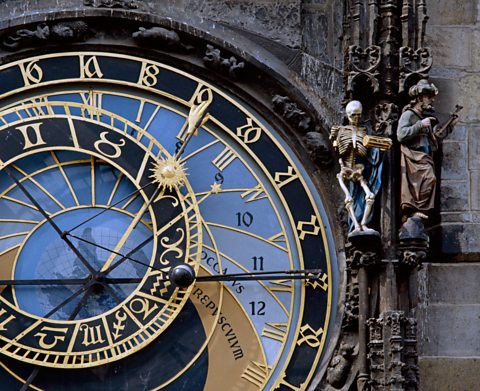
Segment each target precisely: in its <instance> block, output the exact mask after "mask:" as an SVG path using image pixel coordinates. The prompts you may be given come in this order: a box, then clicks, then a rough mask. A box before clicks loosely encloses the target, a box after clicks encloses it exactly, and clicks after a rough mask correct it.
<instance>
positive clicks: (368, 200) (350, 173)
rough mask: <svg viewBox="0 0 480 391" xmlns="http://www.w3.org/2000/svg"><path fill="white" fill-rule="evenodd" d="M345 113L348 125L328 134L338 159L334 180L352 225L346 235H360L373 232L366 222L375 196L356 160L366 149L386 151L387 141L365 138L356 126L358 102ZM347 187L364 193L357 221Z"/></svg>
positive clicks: (333, 129) (348, 107)
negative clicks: (352, 229)
mask: <svg viewBox="0 0 480 391" xmlns="http://www.w3.org/2000/svg"><path fill="white" fill-rule="evenodd" d="M345 110H346V113H347V117H348V121H349V125H347V126H333V127H332V130H331V134H330V140H331V141H332V142H333V147H334V148H335V150H336V151H337V152H338V154H339V156H340V159H339V162H340V172H339V173H338V174H337V179H338V182H339V184H340V187H341V189H342V190H343V192H344V193H345V209H346V210H347V211H348V214H349V216H350V219H351V220H352V222H353V225H354V231H353V232H352V233H350V235H352V234H353V233H360V232H363V233H368V234H373V233H376V231H375V230H373V229H370V228H368V227H367V223H368V221H369V217H370V214H371V212H372V207H373V203H374V202H375V194H374V193H373V192H372V190H371V189H370V188H369V186H368V183H367V180H366V179H365V178H364V176H363V172H364V168H365V167H364V165H363V164H361V163H359V162H358V160H359V158H366V157H367V154H368V149H369V148H371V147H378V148H379V149H381V150H385V149H389V148H390V146H391V140H390V139H388V138H385V137H375V136H368V135H367V129H366V128H364V127H361V126H359V123H360V118H361V116H362V104H361V103H360V102H359V101H356V100H353V101H351V102H349V103H348V104H347V107H346V109H345ZM350 184H354V185H360V186H361V188H362V190H363V192H364V193H365V207H364V210H363V216H362V219H361V221H360V222H359V221H358V219H357V217H356V216H355V207H354V197H352V194H351V192H350V190H349V187H348V185H350Z"/></svg>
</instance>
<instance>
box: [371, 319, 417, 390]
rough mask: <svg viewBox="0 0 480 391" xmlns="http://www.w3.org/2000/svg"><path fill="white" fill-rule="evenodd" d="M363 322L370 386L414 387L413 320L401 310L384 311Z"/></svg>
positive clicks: (409, 388) (415, 344) (415, 340)
mask: <svg viewBox="0 0 480 391" xmlns="http://www.w3.org/2000/svg"><path fill="white" fill-rule="evenodd" d="M367 324H368V327H369V330H370V334H369V343H368V347H369V354H368V358H369V360H370V385H371V389H372V390H385V389H388V390H398V391H400V390H402V391H403V390H410V391H415V390H417V387H418V355H417V337H416V334H417V329H416V325H417V323H416V320H415V319H413V318H407V317H406V316H405V314H404V313H403V312H402V311H386V312H384V313H383V314H382V316H381V317H380V318H378V319H375V318H372V319H369V320H368V321H367Z"/></svg>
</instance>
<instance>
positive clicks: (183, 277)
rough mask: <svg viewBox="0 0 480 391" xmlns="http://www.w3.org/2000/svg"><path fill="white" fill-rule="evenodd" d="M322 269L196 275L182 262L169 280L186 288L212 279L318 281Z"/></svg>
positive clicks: (169, 274)
mask: <svg viewBox="0 0 480 391" xmlns="http://www.w3.org/2000/svg"><path fill="white" fill-rule="evenodd" d="M322 273H323V272H322V270H321V269H306V270H274V271H265V272H247V273H232V274H218V275H212V276H196V275H195V271H194V270H193V268H192V267H191V266H190V265H188V264H186V263H185V264H181V265H178V266H175V267H174V268H172V269H171V270H170V272H169V273H168V278H165V279H164V280H168V281H171V282H173V283H174V284H175V285H177V286H179V287H181V288H186V287H188V286H190V285H191V284H193V283H194V282H211V281H261V280H278V279H279V278H281V279H286V280H309V281H310V280H311V281H317V280H320V279H321V278H322Z"/></svg>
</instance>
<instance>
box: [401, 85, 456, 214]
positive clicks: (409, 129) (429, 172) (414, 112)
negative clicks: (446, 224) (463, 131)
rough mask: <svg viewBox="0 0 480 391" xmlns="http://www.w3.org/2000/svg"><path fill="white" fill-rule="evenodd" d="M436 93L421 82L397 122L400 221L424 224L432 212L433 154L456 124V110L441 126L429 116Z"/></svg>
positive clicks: (433, 196) (430, 86)
mask: <svg viewBox="0 0 480 391" xmlns="http://www.w3.org/2000/svg"><path fill="white" fill-rule="evenodd" d="M437 94H438V89H437V88H436V87H435V85H434V84H433V83H429V82H428V80H426V79H421V80H420V81H419V82H418V83H417V84H415V85H414V86H412V87H411V88H410V90H409V95H410V96H411V97H412V98H413V100H412V101H411V102H410V103H409V104H408V105H407V106H406V107H405V108H404V110H403V113H402V115H401V117H400V119H399V121H398V128H397V139H398V141H399V142H400V144H401V145H400V151H401V156H400V173H401V175H400V177H401V195H400V205H401V211H402V218H403V220H404V221H405V220H407V219H408V218H409V217H414V218H419V219H422V220H427V219H428V217H429V214H430V212H431V210H432V209H433V208H434V202H435V188H436V183H437V178H436V176H435V164H434V160H433V154H434V152H435V151H436V150H437V149H438V143H439V142H440V141H441V140H442V139H444V138H445V137H447V136H448V135H449V134H450V133H451V132H452V131H453V128H454V126H455V124H456V123H457V122H458V112H459V111H460V110H461V109H462V107H461V106H458V105H457V106H456V110H455V112H454V113H452V115H451V116H450V118H449V120H448V121H447V122H446V123H445V124H444V125H443V126H440V125H439V124H438V120H437V119H436V118H435V117H434V116H433V115H432V113H433V111H432V109H433V108H432V104H433V102H434V100H435V96H436V95H437Z"/></svg>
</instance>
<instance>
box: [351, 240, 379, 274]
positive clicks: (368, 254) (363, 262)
mask: <svg viewBox="0 0 480 391" xmlns="http://www.w3.org/2000/svg"><path fill="white" fill-rule="evenodd" d="M375 247H376V246H375V244H374V245H373V248H372V250H374V249H375ZM346 250H347V254H348V257H347V268H349V269H352V270H358V269H359V268H360V267H371V266H376V265H378V263H379V256H378V253H377V252H376V251H365V250H363V251H362V250H359V249H357V248H355V247H354V246H351V247H350V248H349V247H347V246H346Z"/></svg>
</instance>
